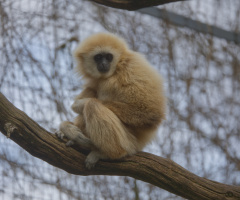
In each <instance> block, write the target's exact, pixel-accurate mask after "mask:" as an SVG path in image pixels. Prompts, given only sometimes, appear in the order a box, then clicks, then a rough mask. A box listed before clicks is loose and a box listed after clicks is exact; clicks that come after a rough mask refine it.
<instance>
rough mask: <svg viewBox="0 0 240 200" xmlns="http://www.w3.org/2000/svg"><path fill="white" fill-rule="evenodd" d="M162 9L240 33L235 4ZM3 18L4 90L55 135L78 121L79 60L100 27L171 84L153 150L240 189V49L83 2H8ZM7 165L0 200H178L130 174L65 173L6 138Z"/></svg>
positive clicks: (0, 155) (2, 144)
mask: <svg viewBox="0 0 240 200" xmlns="http://www.w3.org/2000/svg"><path fill="white" fill-rule="evenodd" d="M164 8H166V9H167V10H172V11H175V12H179V14H183V15H185V16H190V17H191V18H193V19H198V20H201V21H203V22H206V23H210V24H215V25H216V26H220V27H222V28H224V29H226V30H234V31H236V32H239V26H240V16H239V15H240V12H239V10H240V3H239V1H237V0H234V1H231V2H225V1H207V2H200V1H198V2H196V1H195V2H183V3H175V4H168V5H166V6H164ZM0 14H1V22H0V27H1V32H0V33H1V37H0V42H1V43H0V60H1V62H0V88H1V92H2V93H3V94H4V95H5V96H7V97H8V99H10V100H11V101H12V102H13V103H14V104H15V105H16V106H17V107H19V108H20V109H22V110H24V111H25V112H26V113H27V114H28V115H29V116H31V117H32V118H33V119H34V120H36V121H37V122H38V123H39V124H41V125H42V126H43V127H45V128H47V129H48V130H50V131H53V130H54V129H56V128H57V127H58V124H59V122H60V121H63V120H66V119H68V120H72V119H73V117H74V114H73V113H72V112H71V111H70V105H71V103H72V101H73V97H74V96H75V95H76V94H78V93H79V92H80V91H81V81H80V80H79V79H78V78H77V76H75V73H74V70H73V68H74V63H73V59H72V56H71V52H72V50H73V49H74V48H75V46H76V44H77V42H79V41H81V40H82V39H84V38H85V37H86V36H88V35H89V34H92V33H94V32H98V31H106V30H107V31H111V32H114V33H118V34H119V35H121V36H123V37H124V38H126V39H127V40H128V42H129V44H130V46H131V47H132V48H133V49H134V50H137V51H140V52H142V53H144V54H145V55H146V56H147V58H148V60H149V61H150V62H151V63H152V64H153V65H154V66H155V67H156V68H157V69H159V71H160V73H161V74H163V76H164V77H165V81H166V91H167V95H168V98H169V111H168V117H167V120H166V121H165V123H164V125H163V126H162V127H161V128H160V129H159V134H158V138H157V139H156V141H155V142H154V143H153V144H151V145H149V146H148V147H147V148H146V149H145V150H146V151H149V152H152V153H154V154H156V155H160V156H162V157H166V158H170V159H172V160H174V161H175V162H177V163H178V164H180V165H181V166H183V167H185V168H186V169H188V170H190V171H192V172H193V173H195V174H197V175H199V176H202V177H206V178H208V179H212V180H215V181H219V182H223V183H227V184H232V185H240V153H239V143H240V134H239V130H240V123H239V118H240V102H239V96H240V88H239V87H240V61H239V60H240V56H239V55H240V48H239V46H238V45H236V44H234V43H229V42H226V41H224V40H222V39H217V38H214V37H213V36H206V35H203V34H199V33H197V32H194V31H191V30H189V29H186V28H179V27H175V26H172V25H170V24H169V23H168V22H166V21H161V20H158V19H153V18H151V17H149V16H145V15H142V14H140V13H136V12H127V11H120V10H113V9H111V8H106V7H101V6H98V5H95V4H94V5H93V4H92V3H89V2H79V1H77V0H73V1H71V2H68V1H54V0H52V1H51V0H43V1H29V0H19V1H10V0H8V1H4V0H3V1H2V2H1V3H0ZM222 16H225V17H224V18H223V17H222ZM226 16H227V17H226ZM0 163H1V164H0V172H1V178H0V199H1V198H2V199H34V200H35V199H43V200H48V199H134V198H135V199H169V198H172V199H180V197H177V196H175V195H173V194H170V193H168V192H165V191H163V190H160V189H159V188H156V187H154V186H152V185H150V184H147V183H143V182H140V181H136V180H134V179H131V178H127V177H107V176H92V177H79V176H74V175H70V174H67V173H66V172H64V171H61V170H59V169H57V168H54V167H51V166H49V165H47V164H46V163H44V162H42V161H40V160H38V159H36V158H34V157H32V156H30V155H29V154H27V153H26V152H25V151H23V150H22V149H21V148H19V147H18V146H17V145H15V144H14V143H13V142H11V141H10V140H7V139H6V138H5V137H4V136H3V135H0Z"/></svg>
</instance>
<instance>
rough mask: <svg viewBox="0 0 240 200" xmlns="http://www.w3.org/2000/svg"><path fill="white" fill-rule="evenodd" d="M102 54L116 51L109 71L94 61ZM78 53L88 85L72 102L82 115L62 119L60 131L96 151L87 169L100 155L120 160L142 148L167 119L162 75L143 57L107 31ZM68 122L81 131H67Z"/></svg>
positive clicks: (95, 36) (90, 41) (90, 39)
mask: <svg viewBox="0 0 240 200" xmlns="http://www.w3.org/2000/svg"><path fill="white" fill-rule="evenodd" d="M101 52H105V53H111V54H112V55H113V60H112V62H111V66H110V70H109V71H108V72H107V73H101V72H99V71H98V70H97V68H96V63H95V62H94V59H93V57H94V55H96V54H98V53H101ZM74 55H75V57H76V59H77V69H78V71H79V73H80V75H81V76H82V77H83V78H84V79H85V81H86V85H85V88H84V90H83V91H82V93H81V94H80V95H78V96H77V97H76V99H75V102H74V104H73V106H72V109H73V110H74V111H75V112H77V113H78V114H79V115H78V117H77V118H76V120H75V122H74V123H73V124H72V123H70V122H69V123H67V122H64V123H63V125H62V128H61V127H60V132H61V134H62V135H65V136H66V137H68V138H69V139H70V140H72V141H73V142H77V143H78V144H80V145H82V146H83V147H86V148H90V149H91V150H92V152H91V153H90V154H89V156H88V157H87V159H86V166H87V168H92V167H93V166H94V165H95V163H96V162H97V161H98V160H99V159H119V158H121V157H123V156H126V155H132V154H134V153H136V152H137V151H140V150H141V149H142V148H143V147H144V146H145V145H146V144H147V143H148V142H149V141H150V140H151V139H152V138H153V136H154V135H155V133H156V130H157V128H158V125H159V124H160V123H161V122H162V120H163V119H164V118H165V111H166V98H165V95H164V91H163V83H162V78H161V76H160V75H159V74H158V72H157V71H155V70H154V69H153V68H152V67H151V65H150V64H149V63H148V62H147V60H146V59H145V58H144V56H143V55H141V54H139V53H137V52H134V51H132V50H130V49H129V48H128V46H127V44H126V43H125V42H124V40H122V39H121V38H119V37H117V36H115V35H113V34H109V33H99V34H95V35H92V36H90V37H89V38H87V39H86V40H85V41H83V42H82V44H80V46H79V47H78V48H77V49H76V51H75V54H74ZM66 124H67V125H68V126H75V127H78V131H75V133H73V134H72V135H69V134H68V133H67V132H69V131H66V128H65V127H66ZM71 130H73V127H72V129H71ZM74 130H75V129H74ZM72 132H74V131H72ZM61 134H60V135H61ZM79 138H81V139H79Z"/></svg>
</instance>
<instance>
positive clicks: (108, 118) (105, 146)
mask: <svg viewBox="0 0 240 200" xmlns="http://www.w3.org/2000/svg"><path fill="white" fill-rule="evenodd" d="M83 117H84V121H85V126H86V127H85V129H86V133H87V135H88V136H89V138H90V140H91V141H92V143H93V144H94V146H95V147H96V149H95V150H93V151H92V152H91V153H90V154H89V155H88V157H87V159H86V161H85V164H86V167H87V168H88V169H90V168H92V167H94V165H95V164H96V162H97V161H98V160H99V159H106V158H107V159H119V158H122V157H124V156H126V155H131V154H134V153H136V151H137V139H136V138H135V136H133V135H132V134H130V133H129V132H128V130H127V129H126V128H125V126H124V125H123V124H122V122H121V121H120V120H119V118H118V117H117V116H116V115H115V114H114V113H113V112H112V111H111V110H109V109H108V108H107V107H105V106H104V105H103V104H102V103H101V102H100V101H98V100H97V99H93V98H92V99H90V100H89V101H87V102H86V103H85V106H84V109H83Z"/></svg>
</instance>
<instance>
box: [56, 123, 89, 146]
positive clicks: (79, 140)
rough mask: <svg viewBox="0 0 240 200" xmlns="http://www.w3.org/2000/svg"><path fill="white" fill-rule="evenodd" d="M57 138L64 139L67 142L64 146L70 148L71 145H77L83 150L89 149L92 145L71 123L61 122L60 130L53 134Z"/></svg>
mask: <svg viewBox="0 0 240 200" xmlns="http://www.w3.org/2000/svg"><path fill="white" fill-rule="evenodd" d="M55 134H56V135H57V137H58V138H60V139H63V138H64V137H66V138H67V139H68V140H69V141H68V142H67V143H66V146H68V147H69V146H72V145H73V144H75V143H76V144H79V145H80V146H81V147H82V148H84V149H87V150H88V149H91V148H92V147H93V144H92V142H91V140H90V139H89V138H87V137H86V136H85V135H84V134H83V133H82V131H81V130H80V129H79V128H78V127H77V126H75V125H74V124H73V123H71V122H62V123H61V124H60V129H59V130H58V131H56V132H55Z"/></svg>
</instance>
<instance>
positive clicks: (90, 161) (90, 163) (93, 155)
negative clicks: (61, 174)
mask: <svg viewBox="0 0 240 200" xmlns="http://www.w3.org/2000/svg"><path fill="white" fill-rule="evenodd" d="M99 159H100V155H99V153H98V152H97V151H91V152H90V153H89V154H88V156H87V158H86V160H85V166H86V168H87V169H88V170H91V169H93V168H94V167H95V165H96V163H97V162H98V161H99Z"/></svg>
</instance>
